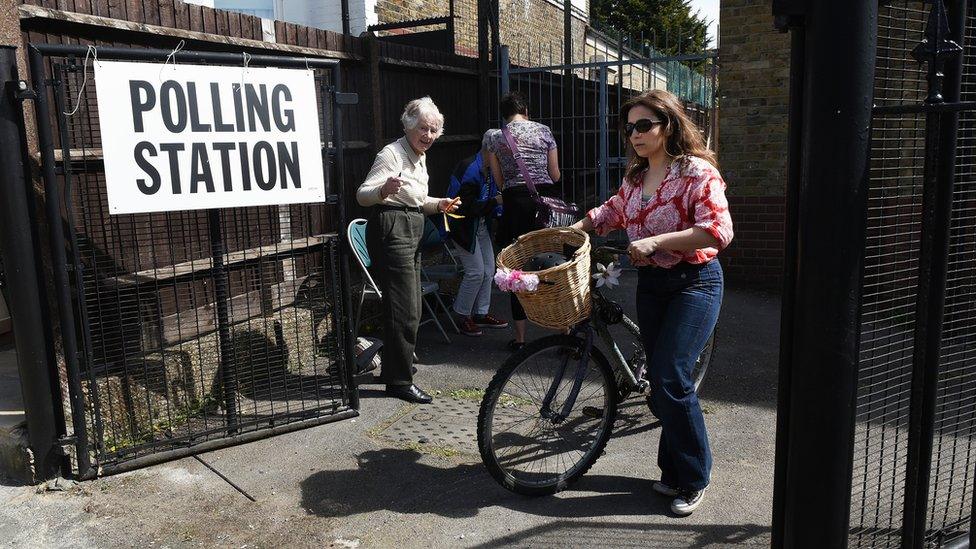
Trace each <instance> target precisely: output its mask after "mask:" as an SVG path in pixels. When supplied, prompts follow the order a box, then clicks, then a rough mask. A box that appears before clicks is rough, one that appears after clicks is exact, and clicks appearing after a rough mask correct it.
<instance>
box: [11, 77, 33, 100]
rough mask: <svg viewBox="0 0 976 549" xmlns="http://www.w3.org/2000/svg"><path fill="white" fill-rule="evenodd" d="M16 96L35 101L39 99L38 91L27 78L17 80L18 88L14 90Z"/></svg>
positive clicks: (20, 98)
mask: <svg viewBox="0 0 976 549" xmlns="http://www.w3.org/2000/svg"><path fill="white" fill-rule="evenodd" d="M14 98H16V99H19V100H21V101H33V100H34V99H37V92H35V91H34V88H32V87H30V85H28V84H27V81H26V80H18V81H17V90H16V91H15V92H14Z"/></svg>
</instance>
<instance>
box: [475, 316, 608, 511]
mask: <svg viewBox="0 0 976 549" xmlns="http://www.w3.org/2000/svg"><path fill="white" fill-rule="evenodd" d="M583 346H584V344H583V342H582V341H581V340H580V339H579V338H577V337H572V336H568V335H554V336H549V337H544V338H541V339H538V340H536V341H533V342H532V343H529V344H528V345H526V346H525V347H523V348H522V349H521V350H520V351H519V352H517V353H515V354H514V355H512V356H511V357H510V358H509V359H508V360H506V361H505V363H504V364H502V367H501V368H500V369H499V370H498V372H497V373H496V374H495V377H494V378H493V379H492V380H491V383H490V384H489V385H488V390H487V391H486V392H485V397H484V399H483V400H482V401H481V409H480V411H479V413H478V448H479V450H480V451H481V459H482V461H483V462H484V464H485V466H486V467H487V468H488V472H489V473H491V476H492V477H494V479H495V480H496V481H498V483H499V484H501V485H502V486H504V487H505V488H507V489H509V490H511V491H513V492H516V493H519V494H524V495H531V496H541V495H549V494H554V493H556V492H558V491H560V490H562V489H564V488H565V487H566V486H568V485H569V484H570V483H571V482H573V481H575V480H576V479H578V478H579V477H581V476H582V475H583V474H584V473H586V471H588V470H589V469H590V467H592V466H593V464H594V463H595V462H596V460H597V458H599V457H600V455H601V453H602V452H603V449H604V447H606V444H607V440H608V439H609V437H610V431H611V430H612V428H613V421H614V418H615V417H616V414H617V390H616V385H615V384H614V378H613V372H612V371H611V369H610V365H609V363H608V362H607V360H606V358H605V357H604V356H603V354H602V353H600V352H599V351H598V350H597V349H595V348H594V349H592V350H591V352H590V357H589V361H588V363H587V369H586V373H585V376H584V378H583V380H582V385H581V387H580V391H579V394H578V396H577V398H576V400H575V402H574V403H573V406H572V408H571V410H570V412H569V414H568V416H567V417H565V418H564V419H562V420H561V421H558V420H557V421H553V420H552V419H549V418H547V417H544V415H543V413H542V403H543V401H544V400H545V398H546V394H547V392H548V391H549V390H550V387H552V385H553V382H554V381H555V379H556V377H557V376H558V374H559V369H560V367H561V365H562V362H563V361H567V360H568V364H567V366H566V370H565V373H564V374H563V376H562V379H561V380H560V381H559V384H558V386H557V389H556V392H555V397H554V398H553V400H552V405H551V409H552V410H554V411H556V412H561V411H562V409H563V404H564V403H565V402H566V399H567V397H568V396H569V394H570V392H571V389H572V386H573V383H574V378H575V375H576V373H577V371H578V367H579V356H580V353H581V352H582V350H583ZM584 407H586V408H588V409H596V410H602V413H601V414H599V415H598V416H597V417H593V415H588V414H585V413H584V412H583V408H584Z"/></svg>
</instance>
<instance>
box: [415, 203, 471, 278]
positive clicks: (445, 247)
mask: <svg viewBox="0 0 976 549" xmlns="http://www.w3.org/2000/svg"><path fill="white" fill-rule="evenodd" d="M420 247H421V248H422V249H424V250H433V249H439V250H440V252H441V263H438V264H437V265H426V266H423V267H421V275H422V276H423V278H424V279H425V280H451V279H456V278H461V276H463V275H464V267H463V266H462V265H461V262H460V261H458V259H457V257H455V256H454V252H452V251H451V246H450V245H449V244H448V242H447V241H445V240H444V239H443V238H442V237H441V233H440V231H438V230H437V226H436V225H434V222H433V221H431V220H430V217H428V218H427V220H426V221H425V222H424V236H423V237H421V239H420Z"/></svg>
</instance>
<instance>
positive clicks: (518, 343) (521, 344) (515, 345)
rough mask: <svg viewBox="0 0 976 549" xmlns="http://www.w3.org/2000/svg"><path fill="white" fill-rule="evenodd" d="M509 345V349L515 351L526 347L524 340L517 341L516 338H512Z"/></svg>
mask: <svg viewBox="0 0 976 549" xmlns="http://www.w3.org/2000/svg"><path fill="white" fill-rule="evenodd" d="M507 347H508V350H509V351H512V352H513V353H514V352H515V351H518V350H519V349H521V348H522V347H525V342H524V341H515V340H514V339H512V340H509V342H508V345H507Z"/></svg>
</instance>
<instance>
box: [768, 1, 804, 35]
mask: <svg viewBox="0 0 976 549" xmlns="http://www.w3.org/2000/svg"><path fill="white" fill-rule="evenodd" d="M805 3H806V2H805V1H804V0H773V26H774V27H776V30H778V31H780V32H787V31H789V30H790V29H791V28H794V27H799V26H800V25H801V24H802V21H803V16H804V14H805V13H806V6H805V5H804V4H805Z"/></svg>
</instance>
